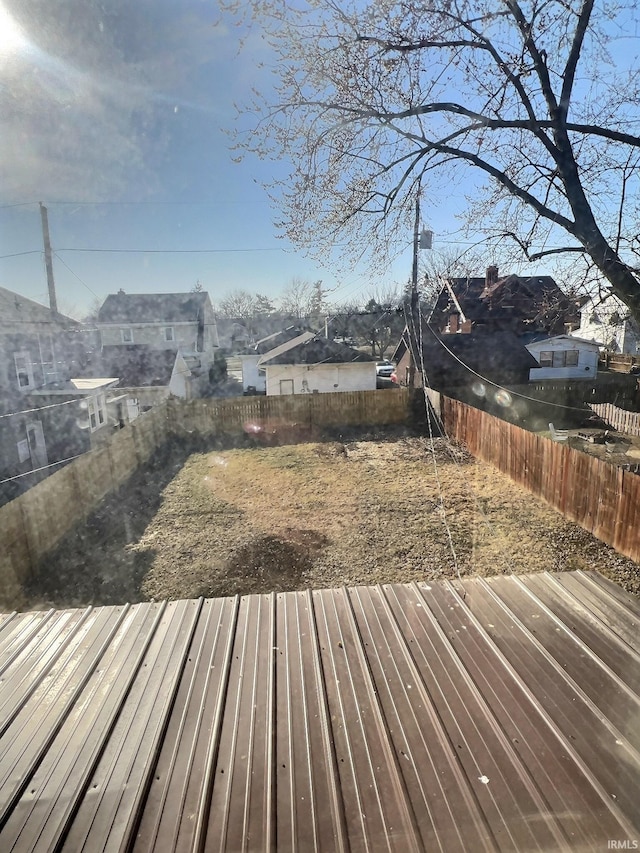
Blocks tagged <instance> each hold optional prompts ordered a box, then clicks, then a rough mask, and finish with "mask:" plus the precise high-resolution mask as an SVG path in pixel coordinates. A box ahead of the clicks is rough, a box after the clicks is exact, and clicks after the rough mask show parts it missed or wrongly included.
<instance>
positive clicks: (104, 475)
mask: <svg viewBox="0 0 640 853" xmlns="http://www.w3.org/2000/svg"><path fill="white" fill-rule="evenodd" d="M410 417H411V396H410V391H409V390H408V389H392V390H379V391H354V392H343V393H336V394H318V395H316V394H311V395H308V396H302V395H295V396H287V397H236V398H229V399H226V400H220V399H208V400H192V401H189V402H184V401H179V400H169V401H167V402H166V403H163V404H162V405H160V406H157V407H156V408H154V409H151V410H150V411H149V412H146V413H145V414H143V415H141V416H140V417H139V418H137V419H136V420H135V421H134V422H133V423H132V424H129V425H128V426H126V427H125V428H124V429H122V430H119V431H118V432H116V433H114V434H113V435H112V436H111V437H110V438H109V439H108V441H106V442H105V444H104V445H103V446H101V447H99V448H98V449H96V450H93V451H91V452H90V453H86V454H85V455H84V456H81V457H80V458H79V459H76V460H74V461H73V462H70V463H69V464H68V465H66V466H65V467H64V468H60V469H59V470H57V471H56V472H55V473H54V474H51V476H49V477H47V478H46V479H45V480H42V481H41V482H40V483H38V484H36V485H35V486H33V487H32V488H31V489H29V490H28V491H27V492H25V493H24V494H22V495H20V496H19V497H18V498H16V499H15V500H13V501H11V502H10V503H8V504H5V505H4V506H2V507H0V537H1V541H2V548H1V549H0V605H2V606H4V607H19V606H20V604H21V600H22V599H21V595H22V593H21V590H22V587H23V584H24V583H25V581H27V579H28V578H29V577H30V575H31V573H32V572H33V570H34V569H35V568H36V566H37V565H38V564H39V563H40V562H41V561H42V559H43V558H44V557H45V556H46V554H47V553H49V552H50V551H51V550H52V549H53V548H55V546H56V545H58V544H59V543H60V542H61V540H62V539H63V538H64V536H66V534H67V533H69V532H70V531H71V530H72V529H73V528H74V526H75V525H76V524H78V523H79V522H82V521H83V520H84V519H85V518H86V517H87V515H88V514H89V513H90V512H91V511H92V510H93V509H95V508H96V506H97V505H98V504H99V503H100V501H101V500H102V499H103V498H105V497H106V496H107V495H108V494H109V493H110V492H112V491H114V490H115V489H117V488H118V487H119V486H121V485H122V484H123V483H124V482H126V480H127V479H128V478H129V477H130V476H131V475H132V474H133V472H134V471H135V470H136V468H138V467H139V466H140V465H142V464H144V463H145V462H147V460H148V459H149V458H150V457H151V456H152V455H153V453H155V452H156V451H157V450H159V449H160V448H162V447H163V446H164V445H166V443H167V442H168V441H171V440H172V439H178V440H180V439H181V438H188V437H192V436H193V435H194V434H195V435H196V436H197V437H208V436H209V437H215V436H220V437H223V438H224V437H226V436H229V437H234V436H237V435H239V434H242V433H245V432H247V429H246V427H247V425H248V424H250V423H256V422H257V423H262V424H264V425H268V424H269V423H272V424H273V423H276V424H278V425H282V424H285V425H293V424H295V425H300V426H302V427H305V426H308V427H309V428H311V427H318V428H319V429H322V428H327V427H341V426H344V427H349V426H364V425H370V426H376V425H379V426H382V425H385V424H400V423H406V422H407V421H408V420H409V419H410ZM287 434H288V433H287V431H286V430H284V431H283V432H282V433H281V437H282V439H283V440H286V436H287Z"/></svg>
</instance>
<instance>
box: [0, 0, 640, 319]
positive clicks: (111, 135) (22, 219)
mask: <svg viewBox="0 0 640 853" xmlns="http://www.w3.org/2000/svg"><path fill="white" fill-rule="evenodd" d="M628 32H629V34H630V33H631V32H633V33H634V38H633V39H632V41H633V44H632V45H631V48H630V50H631V53H632V54H633V56H635V55H636V54H637V37H636V32H637V28H636V30H633V29H632V28H628ZM243 36H244V37H246V38H247V42H246V44H245V46H244V49H243V50H242V51H239V42H240V39H241V37H243ZM627 50H628V49H627V48H625V47H624V46H622V47H621V49H620V47H619V49H618V50H617V53H618V56H617V58H618V59H619V58H620V57H621V55H622V53H623V52H625V53H626V52H627ZM261 59H266V60H267V63H266V64H267V66H268V60H269V56H268V54H267V53H266V49H265V46H264V44H263V42H262V41H261V39H260V35H259V32H253V33H251V34H247V32H246V31H245V30H243V28H241V27H240V28H238V27H234V26H233V25H232V24H229V23H228V22H225V21H221V20H220V14H219V12H218V10H217V7H216V4H215V2H214V0H135V2H134V0H59V1H58V2H52V0H0V256H3V257H0V284H1V285H2V286H3V287H6V288H8V289H10V290H15V291H17V292H19V293H21V294H23V295H25V296H28V297H30V298H32V299H36V300H37V301H40V302H46V301H47V287H46V277H45V272H44V262H43V256H42V233H41V225H40V213H39V208H38V204H37V202H38V201H40V200H41V201H43V202H44V203H45V204H46V205H47V208H48V210H49V224H50V231H51V239H52V245H53V248H54V250H55V252H56V255H55V257H54V271H55V278H56V286H57V293H58V304H59V307H60V309H61V310H62V311H64V312H66V313H69V314H71V315H72V316H77V317H82V316H83V314H85V313H86V312H87V311H88V310H89V309H90V308H92V307H93V305H94V304H95V303H96V301H100V302H101V301H102V300H103V299H104V298H105V297H106V295H107V294H109V293H113V292H116V291H117V290H118V289H119V288H123V289H124V290H126V291H129V292H169V291H184V290H189V289H190V288H192V287H193V286H194V285H195V284H196V282H198V281H199V282H200V283H201V284H202V286H203V287H204V288H205V289H206V290H207V291H208V292H209V293H210V294H211V297H212V299H213V301H214V304H215V302H216V300H218V299H219V298H220V297H222V296H224V295H225V294H226V293H229V292H230V291H232V290H234V289H238V288H243V289H247V290H249V291H251V292H255V293H262V294H265V295H267V296H270V297H271V298H273V299H276V298H277V297H278V295H279V293H280V292H281V291H282V290H283V289H284V288H285V287H286V286H287V285H288V284H289V283H290V282H291V280H292V279H293V278H294V277H297V278H302V279H307V280H310V281H315V280H317V279H322V281H323V282H324V285H325V287H326V288H327V289H328V290H329V294H328V297H329V299H330V300H331V301H332V302H339V301H343V300H346V299H352V298H357V297H362V296H363V295H370V293H371V289H372V288H377V289H378V290H379V291H383V290H384V289H385V288H386V287H388V286H390V285H393V284H398V285H403V284H404V283H406V281H407V280H408V278H409V275H410V271H411V237H412V235H411V234H410V233H408V234H407V239H406V243H405V245H403V246H397V247H395V251H396V252H397V253H398V256H397V260H396V261H395V262H394V264H393V266H392V267H391V268H390V269H389V270H387V271H380V273H379V275H378V276H377V277H375V280H373V279H372V277H371V275H370V273H369V272H368V271H367V270H366V268H365V266H364V265H363V266H362V268H357V267H356V268H353V267H347V268H343V267H341V266H340V265H339V263H338V260H337V259H336V262H335V264H333V265H331V266H329V267H323V266H320V265H319V264H318V263H316V262H315V261H313V260H310V259H309V258H308V257H306V256H305V255H304V253H302V252H301V251H300V250H298V249H296V248H294V247H293V246H292V245H291V244H290V243H289V242H288V241H287V240H284V239H279V238H278V236H277V233H276V229H275V227H274V225H273V222H274V219H276V218H277V216H278V211H277V210H276V209H273V208H272V206H271V204H270V203H269V201H268V198H267V195H266V193H265V191H264V189H263V188H262V183H264V182H267V183H268V182H269V181H270V180H271V179H272V178H274V177H281V176H282V175H284V174H286V164H285V163H277V162H276V163H274V162H270V161H269V162H267V161H259V160H258V159H256V158H252V157H250V156H248V157H246V158H245V159H244V160H243V161H242V162H240V163H239V162H236V160H235V159H234V152H233V151H232V150H231V149H230V139H229V136H228V132H229V131H230V130H232V129H233V128H234V126H235V123H236V121H237V118H236V111H235V108H234V103H247V101H248V100H249V99H250V93H251V87H252V86H253V85H255V84H256V83H259V84H260V86H261V87H264V84H265V82H266V81H268V80H269V79H270V78H269V75H268V71H265V70H259V69H258V62H259V61H260V60H261ZM473 190H474V183H473V180H469V178H468V176H467V177H465V178H464V185H463V184H462V183H458V184H457V185H455V184H448V185H447V189H446V198H445V197H444V196H445V193H444V192H442V193H441V194H440V195H439V196H437V195H435V196H432V197H429V198H425V199H424V204H423V210H424V219H423V225H424V226H425V227H427V228H430V229H432V230H433V232H434V234H435V239H434V248H435V250H436V252H437V251H438V250H440V249H442V250H443V251H445V252H446V251H451V250H452V249H453V250H455V249H458V250H465V249H467V248H468V247H469V244H468V243H465V242H457V241H458V240H464V238H462V237H461V236H460V234H461V232H460V231H459V228H460V222H459V220H458V219H456V217H455V214H456V213H461V212H462V211H463V210H464V208H465V204H466V199H465V192H466V193H467V194H471V193H473ZM80 249H92V250H116V249H117V250H136V251H131V252H125V251H117V252H116V251H90V252H88V251H79V250H80ZM145 250H146V251H145ZM168 250H177V251H175V252H171V251H168ZM197 250H208V251H206V252H200V251H197ZM7 256H10V257H7ZM491 260H492V261H498V262H499V260H500V259H499V258H491ZM521 269H522V270H524V271H525V272H526V273H528V274H531V273H532V272H533V270H532V269H531V268H530V267H529V266H525V265H523V266H522V268H521ZM509 271H511V272H519V271H520V269H518V268H515V267H510V270H509ZM481 272H482V270H478V273H481ZM536 272H539V273H542V272H552V273H553V269H552V268H546V267H544V266H543V265H542V264H540V265H536ZM365 298H367V296H365Z"/></svg>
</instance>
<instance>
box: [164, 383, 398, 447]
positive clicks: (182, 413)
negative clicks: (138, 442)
mask: <svg viewBox="0 0 640 853" xmlns="http://www.w3.org/2000/svg"><path fill="white" fill-rule="evenodd" d="M410 406H411V392H410V390H409V389H408V388H393V389H388V390H378V391H343V392H339V393H335V394H290V395H286V396H274V397H229V398H227V399H220V398H210V399H198V400H189V401H188V402H182V401H178V400H171V401H169V404H168V411H169V418H170V421H171V424H172V429H173V431H174V433H175V434H176V435H194V434H195V435H199V436H221V437H224V436H235V435H239V434H242V433H243V432H244V433H250V432H251V426H252V425H256V426H266V425H268V424H269V423H273V424H280V425H286V424H288V425H297V426H299V427H301V428H304V427H307V428H312V427H313V428H317V429H319V430H322V429H328V428H341V427H345V428H348V427H359V426H374V427H375V426H385V425H393V424H403V423H406V422H407V421H408V419H409V417H410Z"/></svg>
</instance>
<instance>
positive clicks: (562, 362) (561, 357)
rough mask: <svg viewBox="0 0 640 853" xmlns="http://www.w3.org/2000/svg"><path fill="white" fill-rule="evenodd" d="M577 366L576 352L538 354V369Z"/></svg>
mask: <svg viewBox="0 0 640 853" xmlns="http://www.w3.org/2000/svg"><path fill="white" fill-rule="evenodd" d="M577 364H578V350H577V349H569V350H554V351H548V352H541V353H540V367H575V366H576V365H577Z"/></svg>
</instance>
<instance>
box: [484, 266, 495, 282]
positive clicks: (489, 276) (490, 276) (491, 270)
mask: <svg viewBox="0 0 640 853" xmlns="http://www.w3.org/2000/svg"><path fill="white" fill-rule="evenodd" d="M497 280H498V267H496V266H493V265H492V266H490V267H487V273H486V276H485V279H484V283H485V285H486V286H487V287H489V286H490V285H492V284H495V283H496V282H497Z"/></svg>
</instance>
